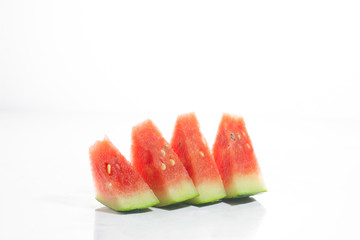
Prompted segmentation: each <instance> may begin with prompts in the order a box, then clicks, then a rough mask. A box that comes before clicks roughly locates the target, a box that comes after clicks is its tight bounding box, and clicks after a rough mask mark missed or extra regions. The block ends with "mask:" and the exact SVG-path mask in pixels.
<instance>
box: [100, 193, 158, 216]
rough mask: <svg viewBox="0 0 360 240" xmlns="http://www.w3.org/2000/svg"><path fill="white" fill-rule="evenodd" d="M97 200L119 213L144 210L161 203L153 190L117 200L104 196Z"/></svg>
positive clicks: (120, 197)
mask: <svg viewBox="0 0 360 240" xmlns="http://www.w3.org/2000/svg"><path fill="white" fill-rule="evenodd" d="M95 199H96V200H97V201H99V202H100V203H101V204H103V205H105V206H107V207H108V208H111V209H113V210H115V211H119V212H123V211H131V210H135V209H144V208H148V207H152V206H154V205H156V204H158V203H159V200H158V199H157V198H156V196H155V195H154V193H153V192H152V191H151V190H150V191H146V192H138V193H135V194H132V196H128V197H124V196H119V197H117V198H113V197H112V198H106V197H104V196H101V195H97V196H96V197H95Z"/></svg>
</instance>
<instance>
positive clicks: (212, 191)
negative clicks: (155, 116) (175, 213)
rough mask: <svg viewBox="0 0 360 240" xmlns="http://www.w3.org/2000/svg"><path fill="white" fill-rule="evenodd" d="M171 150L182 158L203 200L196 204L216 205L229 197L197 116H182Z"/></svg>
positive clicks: (179, 118) (197, 198)
mask: <svg viewBox="0 0 360 240" xmlns="http://www.w3.org/2000/svg"><path fill="white" fill-rule="evenodd" d="M171 147H172V149H173V150H174V151H175V152H176V154H177V155H178V156H179V158H180V160H181V162H182V163H183V164H184V167H185V168H186V170H187V172H188V173H189V175H190V177H191V178H192V180H193V182H194V184H195V186H196V189H197V190H198V192H199V194H200V196H198V197H196V198H193V199H191V200H188V202H189V203H192V204H202V203H208V202H212V201H216V200H218V199H221V198H223V197H225V196H226V193H225V189H224V186H223V183H222V180H221V177H220V174H219V171H218V169H217V167H216V164H215V161H214V158H213V156H212V155H211V153H210V150H209V147H208V145H207V142H206V140H205V138H204V137H203V135H202V134H201V132H200V127H199V122H198V120H197V119H196V116H195V114H194V113H189V114H184V115H180V116H179V117H178V118H177V121H176V124H175V130H174V134H173V138H172V140H171Z"/></svg>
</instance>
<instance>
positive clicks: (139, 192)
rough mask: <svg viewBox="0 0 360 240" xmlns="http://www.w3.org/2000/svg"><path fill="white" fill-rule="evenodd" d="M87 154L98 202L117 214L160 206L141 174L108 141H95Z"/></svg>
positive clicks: (106, 139)
mask: <svg viewBox="0 0 360 240" xmlns="http://www.w3.org/2000/svg"><path fill="white" fill-rule="evenodd" d="M89 152H90V163H91V168H92V174H93V179H94V182H95V190H96V199H97V200H98V201H99V202H101V203H102V204H104V205H105V206H107V207H109V208H111V209H114V210H116V211H129V210H134V209H141V208H147V207H151V206H153V205H155V204H158V203H159V200H158V199H157V198H156V196H155V195H154V193H153V191H152V190H151V189H150V188H149V186H148V185H147V184H146V183H145V181H144V180H143V179H142V178H141V176H140V174H139V173H137V172H136V171H135V169H134V168H133V167H132V166H131V164H130V162H128V161H127V160H126V159H125V158H124V156H122V155H121V153H120V152H119V150H117V149H116V147H115V146H114V145H113V144H112V143H111V142H110V140H109V139H108V138H107V137H105V139H104V140H103V141H97V142H96V143H95V144H94V145H93V146H91V147H90V151H89Z"/></svg>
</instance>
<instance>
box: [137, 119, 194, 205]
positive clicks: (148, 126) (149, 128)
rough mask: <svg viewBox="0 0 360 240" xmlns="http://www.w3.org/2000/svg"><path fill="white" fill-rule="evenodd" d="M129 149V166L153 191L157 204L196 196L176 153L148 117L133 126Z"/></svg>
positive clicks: (171, 202)
mask: <svg viewBox="0 0 360 240" xmlns="http://www.w3.org/2000/svg"><path fill="white" fill-rule="evenodd" d="M131 151H132V163H133V166H134V167H135V169H136V170H137V171H138V172H139V173H140V175H141V176H142V177H143V179H144V180H145V182H146V183H147V184H149V186H150V187H151V189H152V190H153V191H154V193H155V195H156V197H157V198H158V199H159V201H160V204H158V206H166V205H169V204H173V203H177V202H182V201H185V200H188V199H191V198H194V197H197V196H198V195H199V194H198V192H197V191H196V188H195V186H194V184H193V182H192V180H191V178H190V177H189V175H188V173H187V172H186V170H185V168H184V166H183V165H182V163H181V161H180V160H179V158H178V156H177V155H176V153H175V152H174V151H173V150H172V149H171V148H170V145H169V143H168V142H167V141H166V140H165V139H164V138H163V137H162V135H161V133H160V131H159V130H158V129H157V127H156V126H155V125H154V123H153V122H152V121H151V120H147V121H145V122H143V123H140V124H139V125H137V126H135V127H134V128H133V131H132V146H131Z"/></svg>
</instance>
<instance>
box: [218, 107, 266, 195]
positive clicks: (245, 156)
mask: <svg viewBox="0 0 360 240" xmlns="http://www.w3.org/2000/svg"><path fill="white" fill-rule="evenodd" d="M213 154H214V159H215V162H216V165H217V167H218V169H219V172H220V175H221V178H222V180H223V183H224V187H225V190H226V194H227V198H233V197H245V196H250V195H254V194H257V193H261V192H266V188H265V185H264V181H263V178H262V174H261V172H260V168H259V164H258V161H257V159H256V156H255V153H254V149H253V147H252V144H251V141H250V138H249V135H248V133H247V130H246V128H245V122H244V119H243V118H242V117H236V116H231V115H229V114H224V115H223V117H222V119H221V122H220V125H219V129H218V133H217V136H216V140H215V144H214V146H213Z"/></svg>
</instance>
